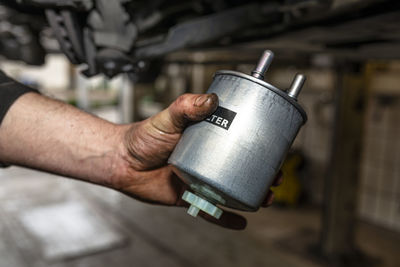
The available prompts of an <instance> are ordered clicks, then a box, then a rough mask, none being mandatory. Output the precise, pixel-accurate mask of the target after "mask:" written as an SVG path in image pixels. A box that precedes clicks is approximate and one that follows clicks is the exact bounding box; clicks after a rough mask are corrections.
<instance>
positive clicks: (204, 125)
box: [168, 50, 307, 219]
mask: <svg viewBox="0 0 400 267" xmlns="http://www.w3.org/2000/svg"><path fill="white" fill-rule="evenodd" d="M272 59H273V53H272V52H271V51H269V50H266V51H264V53H263V55H262V57H261V59H260V60H259V62H258V64H257V67H256V68H255V70H254V71H253V72H252V74H251V75H247V74H244V73H240V72H236V71H218V72H217V73H216V74H215V76H214V80H213V82H212V83H211V86H210V88H209V89H208V91H207V93H215V94H216V95H218V98H219V106H218V108H217V109H216V111H215V112H214V113H213V114H212V115H210V116H209V117H208V118H206V119H205V120H203V121H201V122H199V123H195V124H193V125H191V126H189V127H188V128H186V129H185V131H184V133H183V135H182V137H181V139H180V141H179V142H178V144H177V145H176V147H175V150H174V151H173V153H172V154H171V156H170V158H169V160H168V162H169V163H170V164H171V165H172V168H173V169H174V172H175V173H176V174H177V175H178V176H179V177H180V178H181V179H183V181H184V182H185V183H186V184H188V185H189V187H190V189H191V191H192V192H190V191H188V190H187V191H185V192H184V194H183V196H182V199H183V200H185V201H186V202H188V203H189V204H190V205H191V206H190V208H189V209H188V213H189V214H190V215H192V216H197V214H198V212H199V211H200V210H202V211H203V212H205V213H208V214H209V215H212V216H214V217H215V218H217V219H219V218H220V216H221V215H222V212H223V211H222V209H220V208H219V207H218V206H217V205H221V206H226V207H229V208H234V209H239V210H245V211H256V210H257V209H258V208H259V207H260V205H261V203H262V201H263V200H264V198H265V196H266V194H267V191H268V188H269V187H270V186H271V183H272V182H273V180H274V177H275V176H276V174H277V173H278V171H279V169H280V167H281V165H282V162H283V160H284V159H285V156H286V154H287V152H288V150H289V148H290V146H291V145H292V143H293V141H294V139H295V137H296V135H297V133H298V132H299V130H300V127H301V126H302V125H303V124H304V123H305V122H306V120H307V115H306V113H305V112H304V110H303V108H302V107H301V106H300V105H299V104H298V103H297V96H298V94H299V92H300V90H301V88H302V86H303V84H304V81H305V76H304V75H302V74H297V75H296V76H295V78H294V81H293V83H292V85H291V86H290V88H289V89H288V90H286V91H283V90H280V89H278V88H277V87H275V86H273V85H271V84H269V83H267V82H265V81H264V73H265V72H266V70H267V69H268V67H269V65H270V64H271V61H272Z"/></svg>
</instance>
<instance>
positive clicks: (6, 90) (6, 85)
mask: <svg viewBox="0 0 400 267" xmlns="http://www.w3.org/2000/svg"><path fill="white" fill-rule="evenodd" d="M28 92H36V93H37V92H38V91H36V90H35V89H32V88H30V87H28V86H26V85H23V84H21V83H19V82H17V81H14V80H13V79H11V78H9V77H7V75H5V74H4V73H3V72H2V71H0V127H1V122H2V121H3V118H4V117H5V116H6V114H7V111H8V109H9V108H10V107H11V105H12V104H13V103H14V102H15V100H17V99H18V97H20V96H21V95H23V94H25V93H28ZM6 166H7V165H6V164H4V163H2V162H0V168H1V167H6Z"/></svg>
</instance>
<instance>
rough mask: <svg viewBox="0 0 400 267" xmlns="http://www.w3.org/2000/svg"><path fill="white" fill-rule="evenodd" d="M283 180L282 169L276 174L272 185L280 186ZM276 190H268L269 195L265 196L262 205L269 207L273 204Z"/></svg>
mask: <svg viewBox="0 0 400 267" xmlns="http://www.w3.org/2000/svg"><path fill="white" fill-rule="evenodd" d="M282 182H283V174H282V171H279V172H278V174H277V175H276V177H275V179H274V181H273V182H272V185H271V186H278V185H280V184H282ZM274 198H275V195H274V192H272V191H271V190H268V193H267V196H266V197H265V199H264V201H263V203H262V204H261V206H262V207H269V206H271V205H272V203H273V202H274Z"/></svg>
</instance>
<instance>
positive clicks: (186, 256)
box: [0, 167, 400, 267]
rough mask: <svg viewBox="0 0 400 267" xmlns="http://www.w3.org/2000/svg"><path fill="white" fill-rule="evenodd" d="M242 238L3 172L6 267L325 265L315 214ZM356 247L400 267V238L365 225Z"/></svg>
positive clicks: (176, 213) (0, 197) (261, 227)
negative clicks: (316, 252) (318, 253)
mask: <svg viewBox="0 0 400 267" xmlns="http://www.w3.org/2000/svg"><path fill="white" fill-rule="evenodd" d="M245 215H246V217H247V218H248V228H247V229H246V230H245V231H241V232H236V231H230V230H225V229H222V228H220V227H216V226H214V225H211V224H208V223H206V222H204V221H202V220H200V219H194V218H192V217H190V216H189V215H186V213H185V210H184V209H181V208H167V207H159V206H152V205H148V204H143V203H141V202H139V201H136V200H133V199H130V198H128V197H125V196H123V195H121V194H119V193H117V192H114V191H112V190H108V189H104V188H101V187H98V186H95V185H90V184H85V183H82V182H79V181H73V180H70V179H63V178H60V177H57V176H53V175H50V174H45V173H41V172H37V171H32V170H27V169H23V168H17V167H11V168H7V169H1V170H0V267H28V266H29V267H39V266H52V267H63V266H73V267H81V266H82V267H83V266H85V267H92V266H93V267H100V266H112V267H120V266H121V267H122V266H124V267H125V266H208V267H211V266H221V267H223V266H246V267H247V266H249V267H251V266H257V267H260V266H287V267H291V266H293V267H300V266H326V264H324V263H323V262H322V261H320V260H318V259H316V258H314V257H312V256H310V255H311V254H310V253H309V251H310V247H312V245H315V244H316V243H317V241H318V232H317V230H318V228H319V215H318V210H315V209H304V208H303V209H298V210H283V209H278V208H274V207H272V208H269V209H263V210H261V211H259V212H257V213H246V214H245ZM358 244H359V246H360V247H361V249H362V250H363V251H365V252H368V253H369V255H371V256H373V257H375V258H377V259H378V261H377V265H376V266H391V267H395V266H400V255H399V253H398V252H399V250H398V249H399V247H400V246H399V245H400V237H399V235H398V234H394V233H391V232H388V231H385V230H382V229H380V228H377V227H374V226H371V225H367V224H360V227H359V232H358Z"/></svg>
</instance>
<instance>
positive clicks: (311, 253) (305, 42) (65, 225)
mask: <svg viewBox="0 0 400 267" xmlns="http://www.w3.org/2000/svg"><path fill="white" fill-rule="evenodd" d="M11 2H13V1H11ZM19 2H21V3H23V4H27V5H28V4H32V3H31V2H35V3H36V5H34V6H35V8H39V7H40V6H39V5H38V4H37V2H40V1H19ZM50 2H51V1H42V3H41V4H43V5H45V6H44V8H47V10H52V9H54V10H58V9H56V8H55V7H53V6H52V4H51V3H50ZM67 2H71V3H75V2H85V1H65V3H67ZM89 2H91V1H86V3H89ZM98 2H102V1H98ZM116 2H118V1H116ZM126 2H130V1H121V3H125V4H126ZM132 2H140V1H132ZM158 2H162V1H158ZM181 2H182V1H176V2H175V5H176V6H180V7H182V6H184V4H183V3H181ZM189 2H190V3H192V4H193V3H197V4H198V3H200V2H201V3H203V2H207V3H208V2H209V1H188V3H189ZM241 2H242V1H232V3H230V1H216V3H220V5H222V4H224V5H223V8H219V9H218V8H216V10H217V11H215V14H218V12H223V11H221V10H224V9H227V7H229V4H232V5H233V6H235V7H236V8H243V7H242V4H243V3H241ZM255 2H257V1H255ZM258 2H269V3H271V2H274V5H273V6H272V7H271V6H270V7H269V8H276V9H277V10H279V12H286V11H285V10H286V9H288V8H290V7H291V5H295V4H297V6H296V9H295V11H296V12H300V13H296V14H297V17H296V16H295V15H296V14H295V15H293V16H295V19H294V20H293V18H292V20H290V19H289V18H287V17H286V18H285V17H284V16H283V18H280V19H282V20H283V21H284V22H285V21H286V23H283V24H277V23H275V24H271V25H265V24H264V25H263V28H264V30H265V31H262V30H260V28H251V27H250V26H246V30H245V31H243V32H241V34H232V33H229V34H225V35H223V36H220V37H219V39H218V40H219V41H218V42H215V41H213V43H212V45H210V42H209V41H207V40H206V41H204V43H199V44H196V45H193V47H190V45H186V44H185V45H184V46H183V47H181V48H179V49H173V50H174V51H172V50H171V51H169V50H168V49H167V50H166V51H167V52H164V53H163V55H162V58H160V57H156V58H155V59H153V58H152V59H151V60H149V61H146V60H144V59H146V57H144V59H143V58H140V57H139V56H138V58H139V59H140V60H137V61H135V62H137V64H139V65H140V64H146V65H148V66H149V67H147V68H146V71H143V72H140V71H137V72H136V70H135V71H133V72H132V71H128V73H125V72H127V71H122V70H117V71H116V72H115V73H114V72H112V73H110V72H107V68H106V65H107V64H105V63H104V64H105V65H104V66H103V67H101V66H98V67H96V68H95V69H96V71H95V72H93V73H91V74H90V75H88V73H87V70H88V68H86V73H85V74H86V75H84V74H82V71H83V72H85V67H83V66H82V64H81V65H79V64H76V63H82V62H79V60H78V62H74V61H73V60H71V55H70V54H68V53H66V52H65V47H63V45H62V42H61V45H60V39H58V38H52V36H53V35H57V34H54V26H53V25H51V27H47V28H44V29H43V32H44V33H42V35H41V37H40V38H41V39H40V42H41V43H45V44H44V45H43V51H46V53H43V51H42V50H40V51H39V50H35V49H36V48H35V47H34V46H33V45H32V44H29V42H30V41H32V38H31V39H29V38H25V39H24V38H22V37H26V36H28V35H29V31H27V32H24V30H25V31H26V29H30V28H35V27H33V26H32V25H33V24H35V23H34V22H33V21H31V22H29V19H28V20H27V19H26V18H25V19H22V18H23V16H22V15H20V16H19V17H18V18H20V21H19V22H18V23H16V22H15V20H13V19H12V18H10V16H11V15H15V14H26V13H23V12H22V11H21V10H20V9H19V8H16V5H18V4H16V3H13V4H11V5H7V4H4V5H1V6H0V7H1V12H0V17H1V19H0V36H2V40H1V41H0V43H1V45H0V48H1V49H0V51H1V54H2V55H3V57H2V58H1V59H0V69H1V70H3V71H4V72H6V73H7V74H8V75H9V76H11V77H13V78H15V79H16V80H18V81H20V82H22V83H24V84H27V85H31V86H33V87H35V88H38V89H39V90H40V91H41V92H42V93H43V94H46V95H49V96H51V97H54V98H57V99H60V100H62V101H65V102H68V103H70V104H72V105H76V106H77V107H79V108H81V109H83V110H86V111H88V112H91V113H93V114H96V115H98V116H100V117H103V118H105V119H107V120H110V121H113V122H116V123H129V122H133V121H139V120H142V119H145V118H147V117H149V116H152V115H154V114H156V113H157V112H159V111H161V110H162V109H164V108H165V107H167V106H168V105H169V104H170V103H171V102H172V101H173V100H174V99H175V98H177V97H178V96H179V95H181V94H183V93H187V92H192V93H202V92H205V91H206V90H207V88H208V86H209V84H210V83H211V81H212V78H213V74H214V73H215V72H216V71H217V70H221V69H225V70H237V71H240V72H244V73H248V74H249V73H250V72H251V70H252V69H253V68H254V64H255V63H256V62H257V59H258V57H259V56H260V54H261V53H262V51H263V50H264V49H271V50H273V51H274V52H275V60H274V63H273V64H272V66H271V68H270V70H269V72H268V74H267V76H266V81H267V82H269V83H271V84H273V85H275V86H277V87H279V88H282V89H285V88H288V87H289V85H290V82H291V79H292V77H293V76H294V75H295V74H296V73H298V72H301V73H305V74H306V76H307V77H308V79H307V82H306V84H305V87H304V89H303V91H302V94H301V96H300V99H299V102H300V103H301V104H302V106H303V107H304V108H305V110H306V111H307V114H308V117H309V120H308V122H307V124H306V125H305V126H304V127H303V128H302V130H301V131H300V134H299V136H298V137H297V139H296V141H295V144H294V145H293V147H292V150H291V152H290V153H289V155H288V157H287V159H286V161H285V163H284V165H283V167H282V169H283V173H284V178H285V179H284V182H283V184H282V185H281V186H280V187H277V188H274V189H273V190H274V191H275V195H276V197H275V202H274V204H273V206H272V207H271V208H268V209H263V210H260V211H258V212H257V213H243V215H244V216H245V217H246V218H247V219H248V227H247V229H246V230H244V231H242V232H235V231H230V230H225V229H222V228H219V227H217V226H214V225H210V224H208V223H206V222H203V221H201V220H200V219H193V218H192V217H190V216H188V215H187V214H186V212H185V210H184V209H181V208H165V207H157V206H152V205H148V204H144V203H141V202H138V201H136V200H133V199H130V198H128V197H126V196H123V195H121V194H120V193H118V192H115V191H112V190H109V189H105V188H101V187H99V186H95V185H90V184H85V183H82V182H79V181H73V180H70V179H64V178H61V177H57V176H54V175H50V174H46V173H42V172H38V171H34V170H28V169H24V168H20V167H9V168H5V169H0V200H1V201H0V267H9V266H12V267H14V266H15V267H20V266H21V267H25V266H60V267H61V266H88V267H90V266H96V267H97V266H114V267H117V266H118V267H119V266H288V267H289V266H391V267H396V266H400V254H399V248H400V141H399V136H400V88H399V84H400V60H399V59H400V42H399V40H400V7H399V4H398V3H396V1H357V0H354V1H345V0H342V1H325V2H324V1H258ZM319 2H324V3H319ZM35 3H34V4H35ZM310 3H314V5H315V6H312V5H311V4H310ZM178 4H179V5H178ZM307 4H308V5H307ZM187 5H189V4H187ZM215 5H217V4H215ZM318 5H320V6H318ZM321 5H322V6H321ZM309 6H311V7H312V8H311V9H310V10H308V9H306V8H309ZM28 7H29V5H28ZM24 8H26V6H25V7H24ZM57 8H61V10H63V9H62V8H63V6H62V4H60V6H58V7H57ZM68 8H71V6H69V7H68ZM90 8H91V9H93V7H90ZM153 8H154V6H153ZM182 8H183V7H182ZM285 8H286V9H285ZM67 10H70V9H67ZM282 10H283V11H282ZM291 11H293V10H291ZM18 12H22V13H18ZM24 12H26V11H24ZM56 12H60V11H56ZM269 12H271V11H269ZM335 12H336V13H335ZM28 13H29V12H28ZM36 15H37V14H36ZM36 15H35V16H36ZM28 18H30V17H29V16H28ZM47 18H48V19H49V20H50V18H51V15H48V14H47ZM296 19H297V20H296ZM288 20H289V22H288ZM10 21H11V22H10ZM279 21H280V20H279ZM299 21H300V22H301V23H300V22H299ZM27 22H28V24H27ZM29 23H32V25H31V27H28V26H27V25H29ZM50 24H51V22H50ZM282 25H283V26H282ZM267 26H268V27H267ZM279 26H280V28H279ZM13 27H14V28H13ZM15 27H17V28H18V27H19V30H18V29H17V30H16V29H15ZM24 27H25V28H24ZM210 29H213V28H210ZM194 30H195V29H194ZM210 31H211V30H210ZM254 32H256V34H254ZM18 34H19V35H18ZM21 36H22V37H21ZM53 37H54V36H53ZM18 38H19V39H18ZM21 38H22V39H21ZM99 40H100V41H101V40H102V39H101V38H100V39H99ZM100 41H98V42H100ZM96 44H97V43H96ZM106 45H107V44H104V43H102V44H101V45H99V46H103V47H104V46H106ZM32 47H33V48H32ZM12 48H14V49H15V50H16V51H20V54H18V53H16V54H12V51H13V50H12ZM30 49H31V50H30ZM32 49H33V50H32ZM138 49H140V47H139V48H138ZM120 50H121V51H123V49H122V48H121V49H120ZM32 51H33V52H32ZM97 51H98V53H99V54H100V52H101V51H100V50H99V49H98V50H97ZM99 51H100V52H99ZM86 52H87V51H86ZM7 53H8V54H7ZM24 53H25V54H24ZM29 53H31V54H29ZM40 53H43V55H42V56H43V58H39V59H38V58H36V59H35V58H33V59H32V57H29V55H34V56H38V55H40ZM11 54H12V56H10V55H11ZM27 55H28V56H27ZM149 58H150V57H149ZM29 59H32V60H31V62H30V60H29ZM41 61H42V62H41ZM71 61H72V62H74V63H75V64H72V63H71ZM97 62H103V61H97ZM140 62H142V63H140ZM143 62H145V63H143ZM27 63H29V64H27ZM39 63H40V64H39ZM42 63H43V64H42ZM83 63H86V65H87V66H89V70H90V62H89V63H88V62H83ZM106 63H107V62H106ZM32 64H33V65H40V66H33V65H32ZM97 64H100V63H97ZM124 64H125V63H124ZM84 65H85V64H84ZM124 66H125V65H124ZM104 74H105V75H104ZM88 76H90V77H88ZM27 134H29V133H27Z"/></svg>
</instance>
